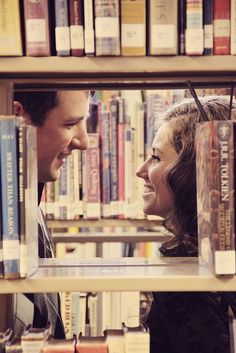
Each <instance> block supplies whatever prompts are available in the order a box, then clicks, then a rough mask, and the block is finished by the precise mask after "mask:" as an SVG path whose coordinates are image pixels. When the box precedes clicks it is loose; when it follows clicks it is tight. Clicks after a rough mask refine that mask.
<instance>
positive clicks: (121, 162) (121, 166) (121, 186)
mask: <svg viewBox="0 0 236 353" xmlns="http://www.w3.org/2000/svg"><path fill="white" fill-rule="evenodd" d="M118 107H119V108H118V109H119V113H118V115H119V118H118V141H119V143H118V193H119V218H121V219H123V218H125V212H124V206H125V122H124V120H125V112H124V107H125V102H124V98H122V97H119V99H118Z"/></svg>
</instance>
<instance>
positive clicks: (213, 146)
mask: <svg viewBox="0 0 236 353" xmlns="http://www.w3.org/2000/svg"><path fill="white" fill-rule="evenodd" d="M234 173H235V123H234V122H232V121H210V122H204V123H200V124H199V125H198V127H197V130H196V175H197V209H198V236H199V255H200V260H201V262H202V263H203V264H205V265H207V266H208V267H209V268H210V269H212V270H213V272H214V273H215V274H216V275H227V274H228V275H229V274H231V275H232V274H235V190H234V189H235V180H234Z"/></svg>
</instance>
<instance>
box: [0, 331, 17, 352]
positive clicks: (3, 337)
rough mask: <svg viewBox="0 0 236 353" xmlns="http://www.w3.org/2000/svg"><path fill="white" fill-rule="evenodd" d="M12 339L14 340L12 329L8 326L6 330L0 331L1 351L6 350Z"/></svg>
mask: <svg viewBox="0 0 236 353" xmlns="http://www.w3.org/2000/svg"><path fill="white" fill-rule="evenodd" d="M11 340H12V329H10V328H8V329H6V331H4V332H0V353H5V352H6V345H9V343H10V341H11ZM20 348H21V347H20Z"/></svg>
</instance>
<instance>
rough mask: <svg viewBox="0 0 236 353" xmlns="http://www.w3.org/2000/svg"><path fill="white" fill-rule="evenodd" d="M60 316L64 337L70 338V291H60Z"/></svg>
mask: <svg viewBox="0 0 236 353" xmlns="http://www.w3.org/2000/svg"><path fill="white" fill-rule="evenodd" d="M61 307H62V310H61V317H62V320H63V324H64V328H65V334H66V338H67V339H68V338H70V337H71V335H72V330H71V316H72V293H71V292H62V294H61Z"/></svg>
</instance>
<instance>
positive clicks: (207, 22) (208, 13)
mask: <svg viewBox="0 0 236 353" xmlns="http://www.w3.org/2000/svg"><path fill="white" fill-rule="evenodd" d="M203 29H204V52H203V54H204V55H212V54H213V0H205V1H204V2H203Z"/></svg>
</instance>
